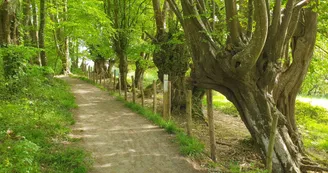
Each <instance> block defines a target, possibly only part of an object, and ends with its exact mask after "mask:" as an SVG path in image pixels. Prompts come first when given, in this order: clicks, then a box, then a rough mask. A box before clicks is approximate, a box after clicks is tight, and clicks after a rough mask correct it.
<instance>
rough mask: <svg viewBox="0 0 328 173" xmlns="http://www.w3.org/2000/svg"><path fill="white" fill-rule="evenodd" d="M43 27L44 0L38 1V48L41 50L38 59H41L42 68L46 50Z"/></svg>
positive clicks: (44, 16)
mask: <svg viewBox="0 0 328 173" xmlns="http://www.w3.org/2000/svg"><path fill="white" fill-rule="evenodd" d="M45 25H46V0H40V28H39V48H40V49H41V51H40V57H41V64H42V66H46V65H47V57H46V50H45V46H44V40H45V38H44V37H45Z"/></svg>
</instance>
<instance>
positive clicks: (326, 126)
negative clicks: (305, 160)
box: [295, 101, 328, 152]
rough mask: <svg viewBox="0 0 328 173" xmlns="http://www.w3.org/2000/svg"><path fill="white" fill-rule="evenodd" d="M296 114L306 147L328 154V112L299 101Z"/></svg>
mask: <svg viewBox="0 0 328 173" xmlns="http://www.w3.org/2000/svg"><path fill="white" fill-rule="evenodd" d="M295 114H296V120H297V123H298V125H299V128H300V130H301V132H302V135H303V142H304V145H305V146H306V147H308V148H316V149H319V150H322V151H325V152H328V110H326V109H325V108H323V107H319V106H312V105H311V104H310V103H304V102H300V101H297V102H296V111H295Z"/></svg>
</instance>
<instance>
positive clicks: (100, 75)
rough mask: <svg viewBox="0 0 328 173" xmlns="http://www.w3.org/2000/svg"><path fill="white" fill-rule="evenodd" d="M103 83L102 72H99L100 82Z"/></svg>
mask: <svg viewBox="0 0 328 173" xmlns="http://www.w3.org/2000/svg"><path fill="white" fill-rule="evenodd" d="M101 83H102V72H101V73H100V74H99V84H100V85H101Z"/></svg>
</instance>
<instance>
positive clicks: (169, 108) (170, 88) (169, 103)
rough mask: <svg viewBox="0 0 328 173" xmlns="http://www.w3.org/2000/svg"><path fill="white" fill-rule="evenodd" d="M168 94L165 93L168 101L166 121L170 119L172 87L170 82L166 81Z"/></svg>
mask: <svg viewBox="0 0 328 173" xmlns="http://www.w3.org/2000/svg"><path fill="white" fill-rule="evenodd" d="M168 87H169V88H168V93H167V100H168V108H167V110H168V119H171V111H172V101H171V97H172V85H171V81H168Z"/></svg>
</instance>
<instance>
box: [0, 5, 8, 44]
mask: <svg viewBox="0 0 328 173" xmlns="http://www.w3.org/2000/svg"><path fill="white" fill-rule="evenodd" d="M9 6H10V2H8V1H4V2H2V4H1V6H0V23H1V26H0V46H5V45H8V44H9V43H10V17H9V16H10V14H9Z"/></svg>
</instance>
